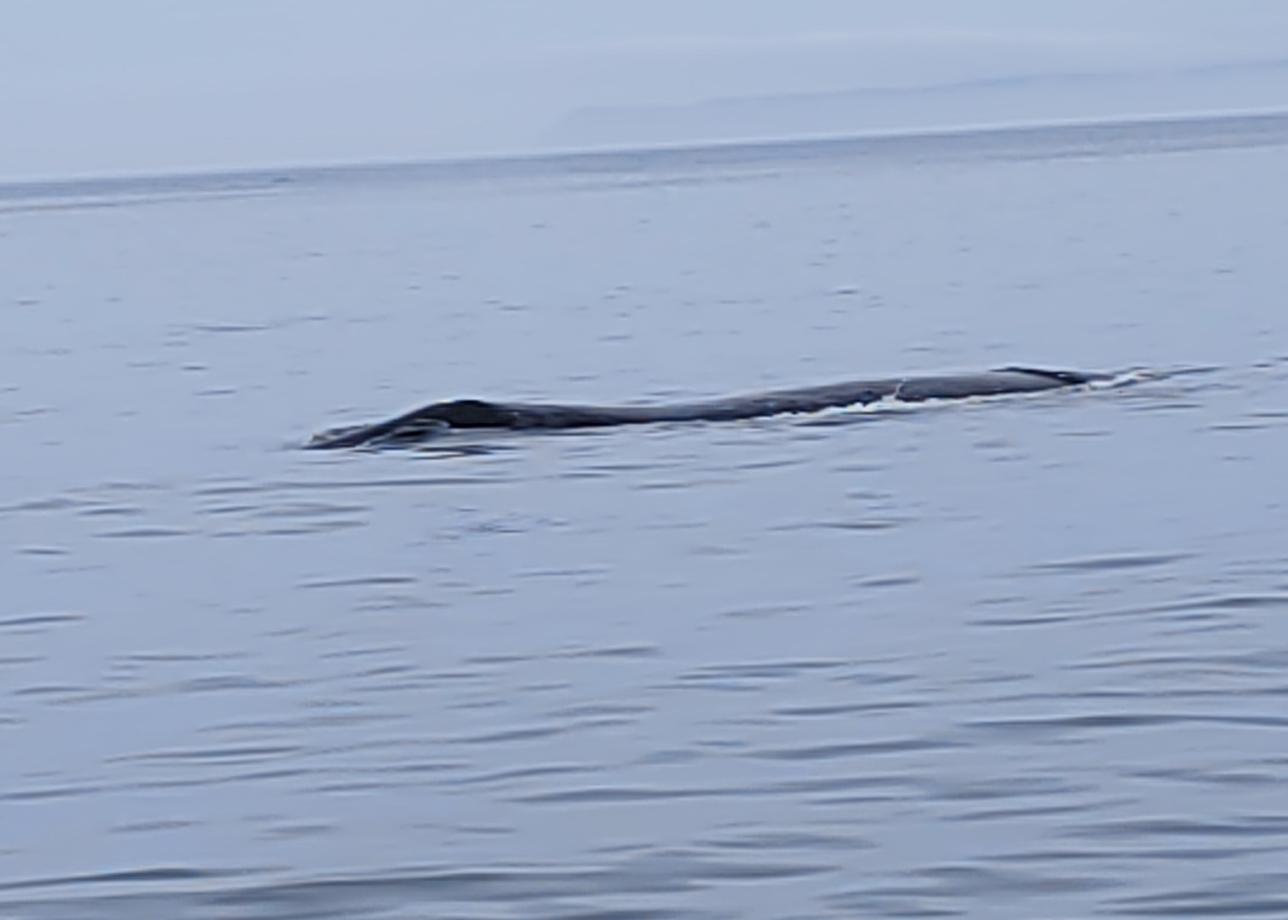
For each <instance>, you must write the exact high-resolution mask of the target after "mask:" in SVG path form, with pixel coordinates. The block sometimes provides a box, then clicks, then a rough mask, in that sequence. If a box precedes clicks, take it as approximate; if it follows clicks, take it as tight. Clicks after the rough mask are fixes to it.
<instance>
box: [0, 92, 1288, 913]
mask: <svg viewBox="0 0 1288 920" xmlns="http://www.w3.org/2000/svg"><path fill="white" fill-rule="evenodd" d="M1241 124H1242V125H1243V126H1242V127H1240V125H1241ZM1069 130H1070V129H1052V130H1051V131H1049V132H1044V131H1029V132H1018V133H1015V132H1013V133H1011V134H1009V135H1007V134H1005V133H1003V134H1000V135H999V134H996V133H994V134H976V135H971V134H966V135H961V136H954V135H936V136H927V137H923V138H904V139H902V140H900V141H899V142H897V143H894V142H889V141H879V140H874V141H871V142H850V143H847V144H833V145H832V146H830V147H829V146H828V145H827V144H826V143H820V144H817V145H810V144H798V145H794V146H793V145H779V146H774V145H770V146H768V147H760V148H756V147H746V148H728V149H725V150H724V151H721V152H718V153H711V152H706V153H704V152H702V151H697V150H687V151H686V150H677V151H670V152H655V153H639V154H634V155H629V156H628V155H618V156H615V157H608V158H606V159H605V158H600V159H594V158H589V159H588V158H580V159H579V158H577V157H570V158H567V159H560V158H544V159H542V160H540V161H536V162H533V163H528V164H526V165H524V164H519V166H516V165H515V164H514V163H499V164H492V165H490V166H489V165H488V164H457V165H456V166H450V165H449V166H445V167H440V168H436V169H426V168H417V167H413V166H408V167H402V168H398V167H386V168H380V169H355V170H350V171H345V170H338V171H329V172H299V173H296V174H292V173H289V172H285V173H283V172H280V171H279V173H276V174H273V175H267V174H265V175H260V176H256V175H251V174H245V175H235V176H223V177H207V178H204V179H203V178H200V177H197V178H189V179H185V180H155V181H152V180H143V179H138V180H131V181H129V182H125V183H121V182H103V183H99V184H95V183H92V182H88V183H80V184H73V185H59V186H40V187H35V186H33V187H28V188H25V189H24V188H17V187H10V188H7V189H5V190H4V191H3V192H2V193H0V444H2V445H3V455H2V458H0V917H2V918H6V920H8V918H23V920H26V918H37V920H39V918H68V920H95V918H113V920H116V918H121V920H124V918H130V920H137V918H166V920H186V918H228V917H239V918H243V917H252V918H279V917H299V918H321V917H336V918H419V917H459V918H466V917H468V918H518V917H523V918H528V917H540V918H555V917H566V918H572V917H576V918H592V917H594V918H603V920H610V918H611V920H628V918H637V917H638V918H644V917H648V918H654V917H657V918H666V917H674V918H765V920H769V918H806V917H809V918H814V917H836V918H842V917H844V918H850V917H896V916H945V917H978V918H1012V917H1013V918H1073V917H1089V916H1122V917H1135V916H1155V917H1199V916H1222V917H1254V916H1260V917H1266V916H1288V536H1285V525H1286V524H1288V508H1286V507H1285V498H1284V496H1285V491H1286V490H1285V483H1286V482H1288V477H1286V475H1285V473H1284V469H1285V466H1286V464H1285V460H1288V300H1286V299H1285V291H1286V290H1288V284H1286V283H1285V270H1286V267H1288V262H1286V260H1285V253H1286V252H1288V247H1286V246H1285V238H1286V236H1288V192H1286V190H1288V119H1283V118H1278V119H1276V118H1271V119H1269V120H1262V121H1260V122H1257V123H1256V124H1255V125H1253V127H1252V128H1249V127H1248V125H1247V124H1246V123H1242V122H1239V121H1238V120H1221V119H1216V120H1206V121H1195V122H1191V123H1171V124H1170V125H1164V126H1163V127H1159V126H1158V125H1151V124H1147V123H1142V124H1137V125H1126V126H1119V127H1118V128H1116V129H1114V130H1095V131H1089V132H1083V133H1082V134H1079V133H1077V132H1074V134H1073V135H1070V134H1069ZM1062 131H1063V132H1064V133H1063V134H1062V133H1061V132H1062ZM1160 137H1162V140H1160V139H1159V138H1160ZM1012 363H1022V364H1036V365H1039V366H1042V365H1050V366H1065V367H1074V368H1079V369H1087V370H1108V371H1114V372H1127V371H1131V370H1132V369H1145V370H1149V371H1155V372H1172V371H1176V370H1187V371H1190V372H1189V373H1182V374H1174V375H1171V376H1162V377H1161V379H1153V378H1151V377H1150V375H1148V374H1145V375H1140V379H1138V380H1137V381H1136V382H1134V383H1132V384H1130V385H1126V386H1121V387H1116V388H1107V389H1100V390H1071V391H1057V392H1052V393H1047V394H1038V395H1033V396H1021V397H1015V398H998V399H988V400H979V401H975V402H966V403H959V404H951V405H950V404H944V405H927V406H923V407H917V408H912V409H907V410H903V411H866V412H853V413H844V412H842V413H831V414H826V415H822V416H819V417H809V418H806V417H796V418H791V417H788V418H773V419H766V420H758V421H755V422H744V423H731V424H674V425H658V426H643V427H638V428H632V429H626V430H605V431H595V432H572V433H557V434H529V433H514V434H486V435H484V434H480V435H478V436H465V435H461V436H454V437H453V438H451V439H446V440H444V441H441V442H436V443H435V444H434V445H432V446H431V449H428V450H408V451H388V452H380V453H364V452H357V451H353V452H335V453H317V452H309V451H304V450H301V449H300V445H302V444H303V443H304V442H305V441H306V440H307V439H308V437H309V436H310V435H311V434H312V433H314V432H315V431H319V430H322V429H323V428H327V427H331V426H334V425H338V424H346V423H350V422H355V421H368V420H372V419H375V418H380V417H383V416H387V415H390V414H393V413H395V412H397V411H401V410H403V409H407V408H410V407H412V406H414V405H416V404H418V403H421V402H427V401H430V400H434V399H445V398H452V397H458V396H479V397H488V398H497V399H525V400H531V399H557V400H562V401H570V402H608V403H618V402H627V403H630V402H633V401H641V402H643V401H648V400H663V399H677V398H696V397H703V396H715V395H720V394H722V393H727V392H739V391H748V390H757V389H763V388H768V387H777V386H795V385H805V384H808V383H826V382H829V381H832V380H843V379H847V378H853V377H862V376H880V375H884V374H889V373H894V374H899V373H905V372H908V373H911V372H918V371H939V370H959V369H964V370H971V369H978V368H984V367H991V366H997V365H1003V364H1012Z"/></svg>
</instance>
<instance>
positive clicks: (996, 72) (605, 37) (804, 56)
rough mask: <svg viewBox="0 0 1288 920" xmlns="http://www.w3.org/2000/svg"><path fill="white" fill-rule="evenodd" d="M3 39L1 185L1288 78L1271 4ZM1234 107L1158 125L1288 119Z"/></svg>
mask: <svg viewBox="0 0 1288 920" xmlns="http://www.w3.org/2000/svg"><path fill="white" fill-rule="evenodd" d="M0 23H3V27H2V28H0V126H2V128H3V130H0V179H20V178H38V177H51V176H64V175H92V174H115V173H134V172H153V171H166V170H193V169H210V168H237V167H253V166H267V165H283V164H295V163H318V162H340V161H354V160H367V159H417V158H426V157H437V156H456V155H468V154H474V153H498V152H519V151H528V150H534V149H538V148H541V147H549V146H562V145H564V144H562V143H561V135H560V134H559V125H560V124H561V122H562V120H563V119H565V118H566V117H567V116H569V115H570V114H572V113H574V112H577V111H578V110H584V109H586V108H587V107H617V106H653V107H657V106H683V105H686V104H692V103H698V102H702V101H704V100H710V99H725V98H733V97H743V96H769V95H775V94H801V93H819V92H838V91H852V90H861V89H870V88H874V87H878V88H879V87H896V86H905V87H907V86H936V85H951V84H953V83H963V82H965V81H971V80H980V79H989V78H997V77H1007V76H1019V77H1025V78H1031V77H1035V76H1036V77H1040V76H1042V75H1044V74H1047V75H1053V74H1075V75H1086V74H1123V75H1127V76H1128V77H1130V76H1132V75H1139V74H1152V75H1153V78H1155V79H1163V80H1165V79H1167V75H1168V74H1170V73H1173V72H1175V71H1178V70H1179V71H1186V70H1187V69H1189V70H1190V71H1192V70H1193V69H1194V68H1196V67H1200V68H1201V67H1203V66H1206V65H1212V64H1221V65H1231V66H1235V68H1236V70H1237V67H1238V66H1239V65H1251V64H1256V63H1257V62H1262V63H1261V66H1262V67H1263V68H1264V66H1265V62H1267V61H1270V62H1273V61H1276V60H1280V61H1284V62H1288V4H1283V3H1275V2H1270V0H1227V2H1216V0H1210V2H1189V3H1185V2H1178V0H1133V2H1130V3H1124V2H1121V0H1112V2H1109V0H1081V2H1079V3H1077V4H1074V3H1062V4H1054V3H1037V2H1031V0H974V2H971V3H963V2H959V0H898V2H895V0H887V2H863V0H793V2H790V3H788V2H785V0H652V2H650V3H647V4H641V3H626V2H614V0H453V2H439V0H421V2H414V0H361V2H359V0H110V2H109V0H0ZM1283 69H1284V70H1285V76H1284V78H1283V82H1284V83H1285V88H1286V89H1288V63H1286V64H1285V65H1284V68H1283ZM1187 72H1188V71H1187ZM1202 78H1203V77H1202V72H1200V73H1199V75H1198V76H1197V77H1195V76H1193V75H1192V74H1191V76H1190V77H1187V79H1191V80H1194V79H1202ZM1221 79H1222V80H1225V81H1226V82H1227V83H1228V82H1229V75H1228V74H1226V75H1224V76H1222V77H1221ZM1187 85H1188V84H1187ZM1223 85H1224V84H1223ZM1246 85H1247V87H1248V88H1249V89H1258V91H1257V92H1251V93H1249V94H1248V95H1246V96H1245V95H1243V94H1241V92H1240V91H1239V90H1238V88H1237V87H1233V85H1232V86H1231V87H1228V88H1227V89H1226V90H1223V94H1217V95H1212V94H1208V95H1203V94H1198V95H1194V94H1192V93H1191V92H1190V90H1189V89H1183V87H1182V84H1180V83H1178V84H1177V87H1178V88H1177V90H1176V92H1175V93H1174V96H1175V99H1174V100H1172V101H1166V100H1162V97H1157V96H1155V97H1150V98H1151V99H1155V102H1154V103H1151V104H1154V105H1157V107H1159V108H1161V109H1176V110H1184V109H1185V108H1186V107H1187V101H1190V100H1192V104H1191V105H1190V106H1189V107H1191V108H1194V107H1200V108H1205V109H1211V108H1212V107H1213V105H1218V106H1228V107H1231V108H1238V107H1240V105H1239V104H1240V102H1241V101H1243V100H1244V99H1246V100H1247V102H1248V105H1247V106H1246V107H1251V108H1265V107H1267V100H1269V102H1274V101H1275V99H1277V98H1278V97H1277V96H1275V95H1274V93H1275V92H1277V88H1278V84H1277V83H1276V84H1275V85H1274V87H1273V88H1272V89H1273V90H1274V92H1271V90H1268V89H1267V83H1266V80H1265V75H1264V73H1263V74H1261V75H1260V76H1257V75H1255V74H1254V75H1250V76H1249V77H1248V79H1247V81H1246ZM1034 92H1035V93H1037V92H1040V86H1037V85H1035V88H1034ZM1088 92H1089V93H1098V94H1099V95H1100V96H1101V97H1103V99H1104V102H1105V104H1106V107H1105V113H1106V114H1113V111H1114V110H1113V106H1112V105H1111V104H1110V103H1112V101H1113V99H1112V97H1113V93H1112V92H1106V89H1105V87H1104V84H1103V83H1101V84H1099V88H1093V89H1090V90H1088ZM1085 95H1086V94H1084V96H1085ZM1200 99H1201V101H1202V103H1203V104H1202V105H1199V100H1200ZM1095 103H1096V100H1095V99H1094V98H1091V97H1088V98H1084V99H1083V100H1082V101H1081V102H1080V104H1079V106H1078V107H1074V108H1071V109H1068V111H1070V112H1077V113H1078V114H1095V110H1096V108H1095ZM1142 104H1144V103H1143V102H1142ZM1283 107H1285V108H1288V95H1285V96H1284V99H1283ZM1031 109H1032V107H1031V106H1030V107H1027V108H1025V109H1024V110H1023V112H1021V111H1020V110H1019V109H1017V110H1016V117H1017V118H1019V117H1021V116H1022V117H1024V118H1030V117H1031V115H1032V113H1031ZM936 111H938V110H936ZM989 111H993V110H989ZM996 111H997V113H998V117H1002V118H1005V116H1006V114H1007V110H1006V109H1005V107H1004V106H1003V107H1001V108H997V109H996ZM1052 112H1053V114H1059V112H1058V111H1057V110H1054V109H1053V110H1052ZM934 117H938V116H932V115H931V114H930V110H929V109H928V110H927V114H926V118H927V119H929V120H932V121H933V118H934ZM664 124H665V122H663V125H664ZM877 127H879V125H878V126H877ZM659 130H663V131H664V128H662V129H659ZM686 130H687V129H685V130H681V129H679V128H677V129H676V131H675V136H674V137H670V136H662V137H656V138H653V139H654V140H661V141H676V142H682V141H685V140H693V139H695V138H692V137H687V136H685V131H686Z"/></svg>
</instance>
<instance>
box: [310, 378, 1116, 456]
mask: <svg viewBox="0 0 1288 920" xmlns="http://www.w3.org/2000/svg"><path fill="white" fill-rule="evenodd" d="M1109 379H1110V375H1109V374H1102V373H1091V372H1083V371H1067V370H1044V369H1040V368H1030V367H1002V368H997V369H995V370H989V371H981V372H977V373H971V374H942V375H932V376H921V377H889V378H883V379H877V380H852V381H847V382H845V383H834V384H826V385H823V386H813V387H801V388H798V389H791V390H772V391H770V392H767V393H758V394H753V395H748V396H731V397H726V398H724V399H711V400H700V401H697V402H685V403H667V404H664V405H658V406H582V405H562V404H558V403H510V402H491V401H488V400H482V399H455V400H450V401H447V402H436V403H431V404H430V405H427V406H422V407H421V408H419V409H413V410H412V411H411V412H407V413H404V414H403V415H399V416H396V417H394V418H391V419H387V420H385V421H383V422H376V423H374V424H371V425H355V426H351V427H346V428H337V429H334V430H332V431H327V432H323V433H321V434H319V435H316V436H315V437H314V438H313V440H312V441H310V442H309V444H308V445H307V446H308V447H310V448H313V449H334V448H342V447H393V446H399V445H408V444H414V443H417V442H419V441H423V440H427V439H429V438H432V437H434V436H435V435H437V434H442V433H445V432H448V431H456V430H479V429H506V430H512V431H515V430H527V429H543V428H544V429H560V428H602V427H606V426H610V425H641V424H648V423H652V422H688V421H706V422H728V421H737V420H739V419H749V418H761V417H764V416H769V415H783V414H790V413H805V412H819V411H822V410H823V409H833V408H839V407H844V406H862V405H868V404H870V403H874V402H878V401H880V400H883V399H888V400H892V401H895V402H905V403H916V402H924V401H925V400H928V399H967V398H969V397H972V396H999V395H1002V394H1006V393H1036V392H1040V391H1042V390H1054V389H1059V388H1062V387H1072V386H1080V385H1083V384H1088V383H1094V382H1096V381H1104V380H1109Z"/></svg>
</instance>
